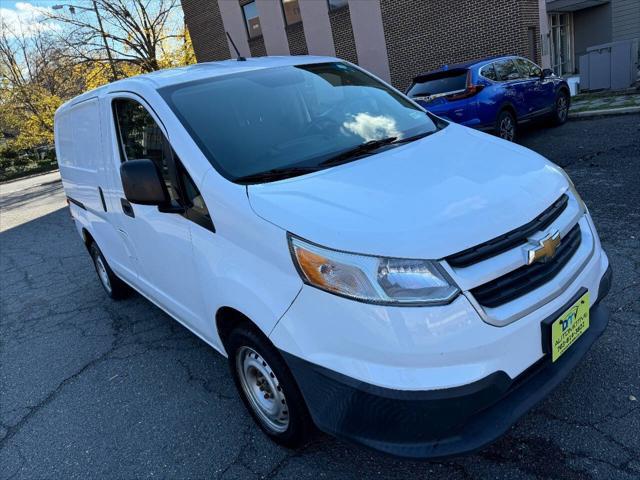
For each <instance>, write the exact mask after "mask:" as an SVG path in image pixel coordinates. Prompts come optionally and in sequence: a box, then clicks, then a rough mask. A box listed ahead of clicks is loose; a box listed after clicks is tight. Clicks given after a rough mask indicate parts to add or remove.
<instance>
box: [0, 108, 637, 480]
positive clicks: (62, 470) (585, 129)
mask: <svg viewBox="0 0 640 480" xmlns="http://www.w3.org/2000/svg"><path fill="white" fill-rule="evenodd" d="M521 142H522V143H523V144H524V145H525V146H528V147H529V148H532V149H534V150H536V151H538V152H539V153H541V154H543V155H545V156H547V157H548V158H550V159H551V160H553V161H555V162H557V163H558V164H560V165H561V166H563V167H566V169H567V171H568V172H569V174H570V175H571V176H572V178H573V179H574V182H575V183H576V186H577V188H578V190H579V192H580V193H581V194H582V196H583V197H584V199H585V201H586V203H587V205H588V207H589V209H590V211H591V213H592V215H593V217H594V219H595V223H596V226H597V227H598V229H599V233H600V236H601V239H602V243H603V245H604V247H605V249H606V251H607V253H608V254H609V258H610V260H611V263H612V265H613V270H614V284H613V287H612V291H611V293H610V295H609V297H608V298H607V300H606V301H605V303H606V304H607V305H608V306H609V307H610V309H611V310H612V312H613V316H612V319H611V322H610V324H609V327H608V329H607V331H606V332H605V333H604V335H603V336H602V337H601V338H600V340H598V342H597V343H596V344H595V345H594V346H593V348H592V349H591V350H590V352H589V353H588V354H587V356H586V357H585V359H584V360H583V362H582V363H581V364H580V365H579V367H578V368H577V369H576V371H575V372H574V373H573V374H572V375H571V377H570V378H568V379H567V380H566V381H565V382H564V383H563V384H562V385H561V386H560V387H559V388H558V389H557V390H556V391H555V392H554V394H553V395H552V396H551V397H550V398H548V399H547V400H546V401H545V402H544V403H542V404H541V405H539V406H538V407H537V408H536V409H535V410H533V411H532V412H530V413H529V414H528V415H526V416H525V417H524V418H523V419H522V420H521V421H520V422H518V423H517V424H516V425H515V426H514V427H513V428H512V429H511V431H510V432H509V433H508V434H507V435H506V436H505V437H504V438H502V439H501V440H500V441H498V442H497V443H495V444H494V445H492V446H490V447H488V448H486V449H485V450H483V451H481V452H479V453H477V454H474V455H472V456H468V457H464V458H457V459H453V460H450V461H443V462H409V461H403V460H398V459H394V458H389V457H386V456H383V455H380V454H377V453H374V452H370V451H368V450H365V449H362V448H359V447H356V446H352V445H349V444H347V443H344V442H342V441H338V440H335V439H333V438H330V437H327V436H320V437H319V438H318V439H317V440H316V441H315V442H314V443H312V444H310V445H309V446H307V447H306V448H304V449H301V450H298V451H289V450H286V449H283V448H280V447H277V446H275V445H274V444H272V443H271V442H270V441H269V440H267V438H266V437H265V436H264V435H263V434H262V433H261V432H260V431H259V430H258V428H257V427H255V426H254V424H253V422H252V421H251V419H250V418H249V416H248V414H247V413H246V412H245V410H244V407H243V406H242V404H241V402H240V400H239V398H238V397H237V395H236V392H235V390H234V386H233V383H232V381H231V378H230V376H229V375H228V372H227V365H226V361H225V359H224V358H222V357H221V356H219V355H218V354H217V353H216V352H215V351H213V349H211V348H209V347H208V346H207V345H205V344H204V343H203V342H202V341H200V340H198V339H197V338H196V337H195V336H193V335H191V334H190V333H189V332H188V331H187V330H186V329H184V328H182V327H181V326H180V325H178V324H177V323H176V322H174V321H173V320H172V319H170V318H169V317H168V316H167V315H165V314H164V313H163V312H161V311H160V310H159V309H157V308H156V307H154V306H152V305H151V304H150V303H149V302H147V301H146V300H144V299H143V298H141V297H140V296H137V295H136V296H134V297H133V298H131V299H128V300H126V301H124V302H118V303H114V302H112V301H110V300H109V299H108V298H107V297H106V296H105V295H104V294H103V291H102V288H101V286H100V285H99V283H98V280H97V278H96V276H95V272H94V270H93V267H92V264H91V261H90V258H89V256H88V255H87V253H86V251H85V249H84V247H83V245H82V244H81V242H80V239H79V238H78V237H77V235H76V232H75V231H74V229H73V226H72V222H71V220H70V217H69V214H68V211H67V209H66V208H64V207H65V202H64V195H63V193H62V188H61V185H60V183H59V181H57V178H58V177H57V176H56V175H47V176H44V177H37V178H32V179H27V180H23V181H21V182H18V183H15V182H14V183H10V184H4V185H0V209H1V212H0V232H1V233H0V275H1V277H0V289H1V291H0V298H1V303H0V308H1V310H0V312H1V315H0V332H1V336H0V478H1V479H9V478H31V479H33V478H98V477H110V478H148V477H163V478H164V477H169V478H225V479H226V478H242V479H249V478H296V479H298V478H314V479H316V478H447V479H457V478H461V479H468V478H518V479H527V478H554V479H555V478H563V479H582V478H616V479H618V478H619V479H627V478H628V479H633V478H635V479H637V478H639V477H640V401H639V400H637V399H640V188H639V186H640V115H626V116H617V117H607V118H599V119H592V120H581V121H571V122H569V123H568V124H566V125H564V126H562V127H559V128H555V129H546V128H538V127H534V128H529V129H527V130H526V131H525V132H523V134H522V137H521Z"/></svg>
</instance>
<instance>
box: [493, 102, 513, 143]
mask: <svg viewBox="0 0 640 480" xmlns="http://www.w3.org/2000/svg"><path fill="white" fill-rule="evenodd" d="M517 131H518V122H517V120H516V117H515V115H514V114H513V113H511V110H508V109H506V108H505V109H504V110H501V111H500V113H499V114H498V118H497V119H496V126H495V132H494V133H495V134H496V136H498V137H500V138H502V139H503V140H507V141H509V142H515V140H516V133H517Z"/></svg>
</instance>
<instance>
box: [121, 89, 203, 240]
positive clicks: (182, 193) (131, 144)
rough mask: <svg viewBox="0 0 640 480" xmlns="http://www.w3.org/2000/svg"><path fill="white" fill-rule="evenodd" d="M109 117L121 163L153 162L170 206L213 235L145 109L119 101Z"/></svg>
mask: <svg viewBox="0 0 640 480" xmlns="http://www.w3.org/2000/svg"><path fill="white" fill-rule="evenodd" d="M113 113H114V117H115V121H116V128H117V131H118V137H119V138H118V143H119V146H120V159H121V161H122V162H126V161H128V160H139V159H143V158H146V159H149V160H151V161H153V162H154V163H155V164H156V166H157V167H158V170H159V171H160V173H161V175H162V179H163V180H164V183H165V185H166V186H167V191H168V192H169V197H170V198H171V201H172V203H174V204H175V205H176V206H179V207H182V208H184V210H185V212H184V214H183V215H184V217H186V218H188V219H189V220H191V221H193V222H195V223H197V224H198V225H200V226H202V227H204V228H207V229H209V230H211V231H214V228H213V222H212V221H211V217H210V216H209V211H208V210H207V206H206V205H205V203H204V200H203V198H202V195H201V194H200V191H199V190H198V188H197V187H196V185H195V183H194V182H193V180H192V179H191V176H190V175H189V173H188V172H187V170H186V169H185V168H184V166H183V165H182V163H181V162H180V159H179V158H178V156H177V155H176V154H175V152H174V151H173V149H172V148H171V145H170V144H169V141H168V140H167V139H166V137H165V136H164V134H163V133H162V130H161V129H160V127H159V126H158V124H157V123H156V121H155V120H154V119H153V117H152V116H151V114H149V112H148V111H147V109H146V108H144V107H143V106H142V105H141V104H140V103H138V102H136V101H135V100H132V99H129V98H119V99H116V100H114V101H113Z"/></svg>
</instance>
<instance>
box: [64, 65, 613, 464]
mask: <svg viewBox="0 0 640 480" xmlns="http://www.w3.org/2000/svg"><path fill="white" fill-rule="evenodd" d="M55 138H56V149H57V154H58V161H59V164H60V172H61V174H62V179H63V184H64V189H65V192H66V195H67V198H68V200H69V204H70V209H71V213H72V215H73V218H74V219H75V224H76V226H77V230H78V233H79V234H80V236H81V237H82V240H83V242H84V243H85V245H86V246H87V248H88V250H89V252H90V253H91V256H92V258H93V261H94V262H95V266H96V270H97V272H98V277H99V279H100V281H101V282H102V285H103V286H104V289H105V290H106V292H107V294H108V295H109V296H111V297H113V298H114V299H117V298H122V297H124V296H125V295H126V294H127V292H128V291H129V290H130V289H131V288H132V289H134V290H136V291H137V292H139V293H140V294H142V295H143V296H145V297H146V298H148V299H149V300H150V301H151V302H153V303H154V304H156V305H157V306H158V307H160V308H161V309H162V310H164V311H165V312H167V313H168V314H169V315H171V316H172V317H173V318H175V319H176V320H178V321H179V322H180V323H182V324H183V325H184V326H185V327H187V328H188V329H190V330H191V331H193V332H194V333H195V334H196V335H198V336H199V337H200V338H202V339H203V340H204V341H205V342H207V343H208V344H210V345H211V346H212V347H213V348H215V349H216V350H218V351H219V352H220V353H222V354H223V355H225V356H227V357H228V359H229V365H230V367H231V373H232V375H233V378H234V380H235V382H236V384H237V386H238V390H239V392H240V395H241V396H242V398H243V400H244V402H245V404H246V406H247V408H248V410H249V412H251V414H252V415H253V417H254V418H255V419H256V421H257V423H258V425H260V427H261V428H262V429H263V430H264V431H265V432H266V433H267V434H268V435H269V436H270V437H271V438H273V439H274V440H276V441H277V442H279V443H281V444H284V445H288V446H295V445H299V444H301V443H303V442H305V441H307V440H308V438H309V436H310V435H311V434H312V433H313V431H314V428H315V427H319V428H320V429H321V430H324V431H326V432H329V433H332V434H334V435H337V436H341V437H344V438H347V439H350V440H352V441H355V442H358V443H360V444H364V445H367V446H369V447H372V448H374V449H378V450H381V451H385V452H388V453H391V454H395V455H400V456H405V457H422V458H424V457H441V456H447V455H452V454H458V453H462V452H467V451H471V450H474V449H477V448H479V447H481V446H483V445H485V444H487V443H489V442H491V441H493V440H495V439H496V438H497V437H499V436H500V435H501V434H502V433H504V432H505V431H506V430H507V429H508V428H509V426H510V425H512V424H513V423H514V422H515V421H516V420H517V419H518V418H519V417H521V416H522V415H523V414H524V413H525V412H526V411H527V410H529V409H530V408H531V407H532V406H533V405H535V404H536V403H537V402H538V401H540V400H541V399H542V398H544V397H545V396H546V395H548V394H549V392H550V391H551V390H552V389H553V388H554V387H555V386H557V385H558V383H559V382H560V381H562V379H563V378H565V377H566V376H567V375H568V373H569V372H570V371H571V369H572V368H573V367H574V366H575V365H576V364H577V363H578V362H579V360H580V359H581V358H582V356H583V355H584V353H585V352H586V351H587V349H588V348H589V346H590V345H591V344H592V343H593V342H594V341H595V339H596V338H597V337H598V336H599V335H600V334H601V333H602V331H603V330H604V328H605V326H606V324H607V322H608V319H609V314H608V312H607V310H606V308H605V307H604V306H603V305H601V304H600V303H599V302H600V300H601V299H602V298H603V297H604V296H605V295H606V293H607V291H608V289H609V285H610V280H611V273H610V269H609V262H608V259H607V256H606V254H605V253H604V252H603V250H602V248H601V246H600V241H599V239H598V235H597V233H596V230H595V227H594V225H593V222H592V220H591V217H590V215H589V212H588V210H587V208H586V207H585V205H584V203H583V201H582V199H581V198H580V196H579V195H578V194H577V193H576V190H575V188H574V187H573V184H572V183H571V181H570V180H569V178H568V177H567V176H566V174H565V173H564V172H563V171H562V169H560V168H559V167H557V166H555V165H553V164H552V163H551V162H549V161H547V160H545V159H544V158H542V157H541V156H540V155H538V154H536V153H534V152H532V151H530V150H527V149H526V148H523V147H520V146H518V145H515V144H512V143H508V142H506V141H503V140H501V139H498V138H495V137H492V136H489V135H486V134H484V133H480V132H477V131H474V130H470V129H468V128H465V127H462V126H459V125H456V124H453V123H449V122H446V121H443V120H441V119H439V118H437V117H435V116H433V115H431V114H429V113H427V112H425V111H424V110H423V109H422V108H421V107H420V106H418V105H417V104H415V103H414V102H412V101H411V100H409V99H408V98H406V97H405V96H404V95H403V94H401V93H400V92H398V91H397V90H395V89H394V88H392V87H390V86H389V85H387V84H385V83H384V82H382V81H380V80H379V79H377V78H375V77H373V76H371V75H370V74H368V73H366V72H365V71H363V70H362V69H360V68H358V67H356V66H354V65H352V64H349V63H347V62H343V61H340V60H337V59H335V58H326V57H304V56H302V57H272V58H268V57H267V58H259V59H248V60H247V61H235V60H230V61H224V62H215V63H205V64H199V65H195V66H191V67H187V68H181V69H175V70H166V71H161V72H157V73H154V74H150V75H143V76H139V77H135V78H131V79H126V80H121V81H118V82H115V83H112V84H110V85H107V86H104V87H101V88H99V89H97V90H94V91H91V92H88V93H86V94H84V95H81V96H80V97H78V98H75V99H73V100H71V101H69V102H67V103H66V104H65V105H63V106H62V107H60V109H59V110H58V112H57V113H56V117H55ZM603 381H604V379H603Z"/></svg>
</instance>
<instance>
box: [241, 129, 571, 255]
mask: <svg viewBox="0 0 640 480" xmlns="http://www.w3.org/2000/svg"><path fill="white" fill-rule="evenodd" d="M567 188H568V182H567V180H566V178H565V176H564V174H563V172H562V171H561V170H560V168H559V167H557V166H555V165H553V164H552V163H551V162H549V161H548V160H546V159H544V158H543V157H542V156H540V155H538V154H537V153H534V152H532V151H531V150H528V149H526V148H524V147H521V146H518V145H515V144H513V143H509V142H506V141H504V140H501V139H498V138H496V137H493V136H490V135H487V134H484V133H481V132H478V131H475V130H471V129H468V128H466V127H462V126H459V125H456V124H450V125H449V126H447V127H446V128H444V129H443V130H441V131H439V132H437V133H435V134H433V135H430V136H428V137H425V138H423V139H421V140H417V141H415V142H412V143H408V144H406V145H401V146H398V147H395V148H392V149H389V150H386V151H384V152H381V153H379V154H376V155H372V156H369V157H364V158H362V159H359V160H356V161H353V162H351V163H347V164H344V165H339V166H336V167H333V168H329V169H326V170H322V171H319V172H315V173H312V174H308V175H303V176H299V177H294V178H291V179H286V180H281V181H277V182H272V183H266V184H260V185H251V186H249V187H248V196H249V201H250V203H251V206H252V208H253V209H254V211H255V212H256V213H257V214H258V215H260V216H261V217H262V218H264V219H265V220H268V221H270V222H272V223H274V224H275V225H277V226H279V227H281V228H283V229H285V230H287V231H289V232H291V233H294V234H296V235H298V236H300V237H303V238H305V239H307V240H309V241H312V242H315V243H318V244H321V245H324V246H327V247H330V248H334V249H338V250H346V251H350V252H356V253H366V254H372V255H381V256H390V257H405V258H425V259H439V258H443V257H446V256H447V255H450V254H453V253H456V252H459V251H461V250H464V249H466V248H469V247H472V246H474V245H477V244H479V243H482V242H485V241H487V240H490V239H492V238H494V237H496V236H498V235H501V234H503V233H506V232H508V231H510V230H513V229H514V228H517V227H519V226H521V225H523V224H525V223H527V222H529V221H531V220H533V219H534V218H535V217H536V216H537V215H539V214H540V213H541V212H542V211H544V210H545V209H546V208H548V207H549V206H550V205H551V204H552V203H553V202H554V201H555V200H557V199H558V197H559V196H560V195H561V194H562V193H563V192H564V191H566V189H567Z"/></svg>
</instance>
